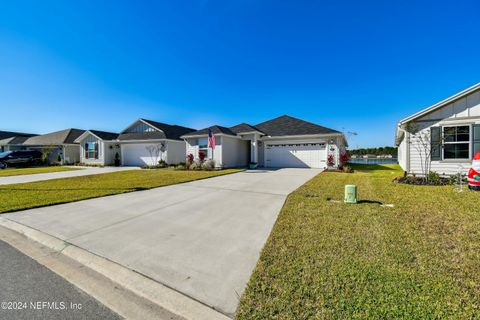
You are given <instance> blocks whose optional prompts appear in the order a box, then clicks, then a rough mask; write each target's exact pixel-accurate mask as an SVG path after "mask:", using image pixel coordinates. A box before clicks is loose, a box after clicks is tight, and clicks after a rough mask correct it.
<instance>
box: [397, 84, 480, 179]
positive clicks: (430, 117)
mask: <svg viewBox="0 0 480 320" xmlns="http://www.w3.org/2000/svg"><path fill="white" fill-rule="evenodd" d="M395 140H396V141H395V142H396V145H397V146H398V161H399V163H400V166H401V167H402V168H403V169H404V170H405V171H406V172H408V173H413V174H418V175H421V174H423V173H424V171H425V168H427V169H428V167H430V171H435V172H437V173H439V174H445V175H452V174H456V173H458V172H459V171H462V172H464V173H466V172H467V171H468V169H469V167H470V164H471V161H472V158H473V156H474V154H475V153H476V152H478V151H480V83H478V84H476V85H474V86H472V87H470V88H468V89H466V90H464V91H461V92H459V93H457V94H455V95H453V96H451V97H449V98H447V99H445V100H442V101H440V102H438V103H436V104H434V105H432V106H430V107H428V108H426V109H424V110H422V111H419V112H417V113H415V114H413V115H411V116H409V117H407V118H405V119H403V120H401V121H400V122H399V123H398V125H397V131H396V139H395ZM425 140H427V141H426V143H425ZM425 163H426V164H427V165H428V166H426V165H425Z"/></svg>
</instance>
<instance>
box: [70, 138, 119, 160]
mask: <svg viewBox="0 0 480 320" xmlns="http://www.w3.org/2000/svg"><path fill="white" fill-rule="evenodd" d="M117 138H118V133H114V132H105V131H99V130H87V131H85V132H84V133H83V134H81V135H80V136H79V137H78V138H77V139H75V143H78V144H79V146H80V163H84V164H95V165H102V166H109V165H113V164H114V161H115V154H117V153H118V156H119V157H120V154H121V150H120V144H119V143H118V141H117Z"/></svg>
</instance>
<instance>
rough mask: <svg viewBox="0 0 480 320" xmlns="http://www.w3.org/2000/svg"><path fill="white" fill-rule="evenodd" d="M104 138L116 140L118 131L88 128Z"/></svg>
mask: <svg viewBox="0 0 480 320" xmlns="http://www.w3.org/2000/svg"><path fill="white" fill-rule="evenodd" d="M88 131H90V132H91V133H93V134H94V135H96V136H97V137H99V138H100V139H102V140H115V139H117V137H118V133H115V132H107V131H99V130H88Z"/></svg>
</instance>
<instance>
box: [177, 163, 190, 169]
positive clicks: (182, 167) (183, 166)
mask: <svg viewBox="0 0 480 320" xmlns="http://www.w3.org/2000/svg"><path fill="white" fill-rule="evenodd" d="M175 170H187V167H186V166H185V165H184V164H179V165H178V166H176V167H175Z"/></svg>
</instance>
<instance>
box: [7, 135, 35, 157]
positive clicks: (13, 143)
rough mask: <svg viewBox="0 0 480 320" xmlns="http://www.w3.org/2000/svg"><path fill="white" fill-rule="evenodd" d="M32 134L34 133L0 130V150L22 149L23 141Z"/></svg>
mask: <svg viewBox="0 0 480 320" xmlns="http://www.w3.org/2000/svg"><path fill="white" fill-rule="evenodd" d="M34 136H36V134H31V133H21V132H10V131H0V152H4V151H15V150H23V149H25V148H26V147H25V146H23V142H25V140H27V139H28V138H30V137H34Z"/></svg>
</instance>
